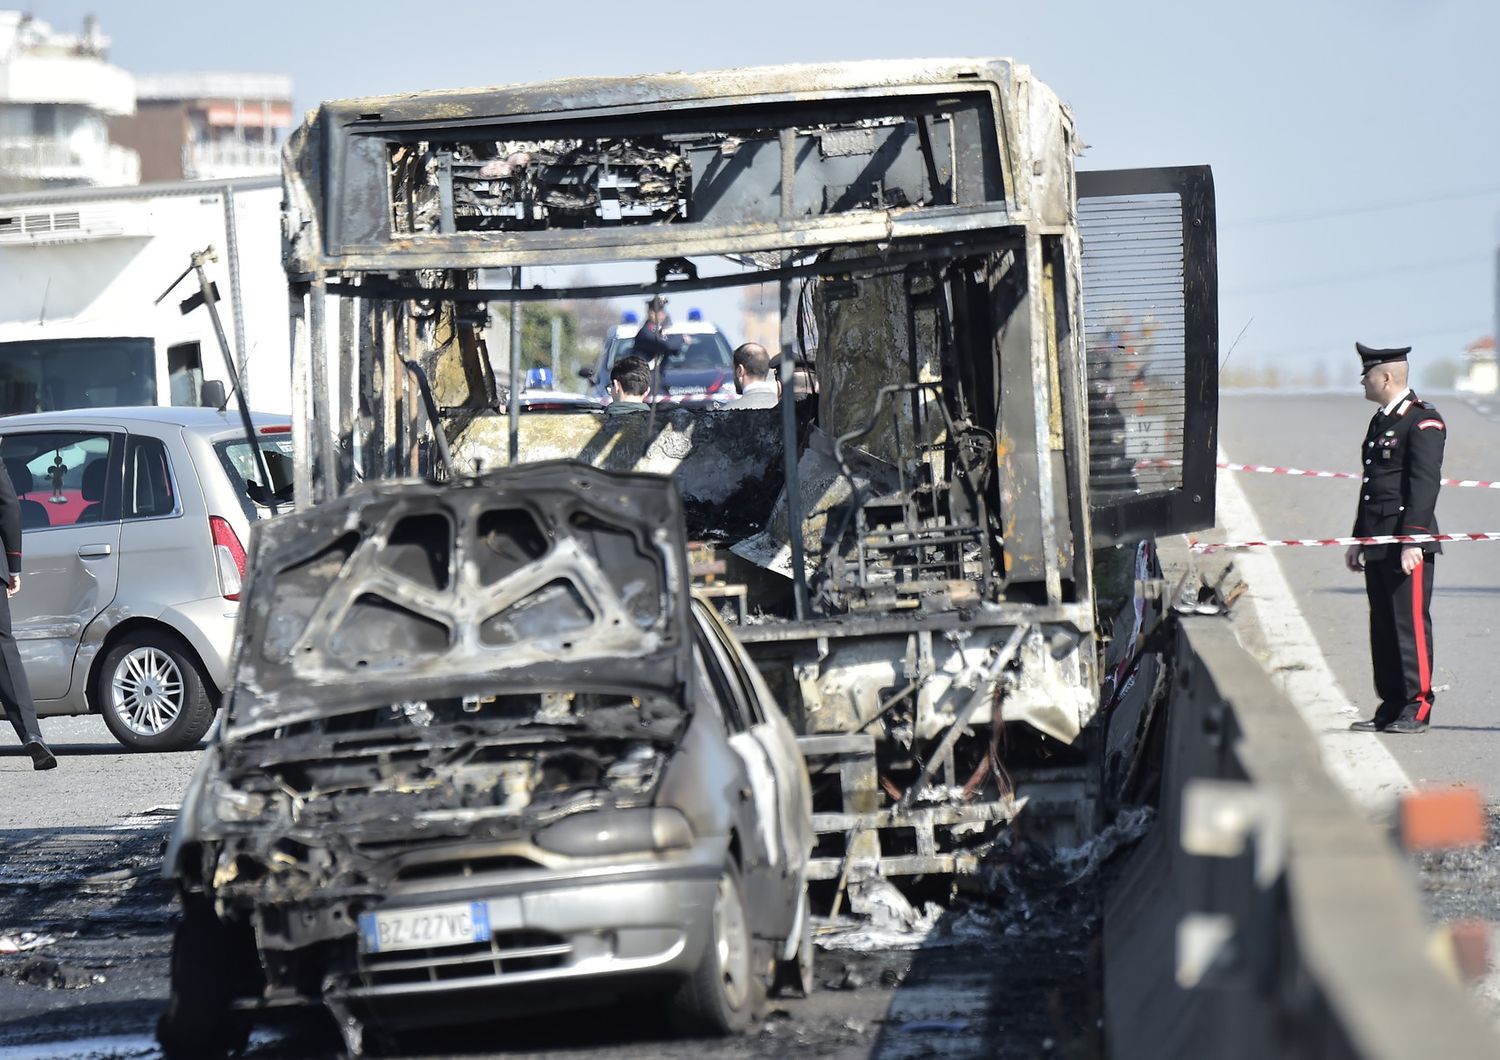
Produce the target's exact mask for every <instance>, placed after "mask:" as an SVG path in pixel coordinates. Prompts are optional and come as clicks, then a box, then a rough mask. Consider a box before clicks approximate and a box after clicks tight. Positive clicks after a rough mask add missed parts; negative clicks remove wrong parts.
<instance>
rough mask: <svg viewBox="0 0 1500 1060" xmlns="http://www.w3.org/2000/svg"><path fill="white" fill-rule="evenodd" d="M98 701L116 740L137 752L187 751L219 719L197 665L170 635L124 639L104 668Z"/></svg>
mask: <svg viewBox="0 0 1500 1060" xmlns="http://www.w3.org/2000/svg"><path fill="white" fill-rule="evenodd" d="M94 702H95V703H96V704H97V705H98V709H99V713H101V714H103V715H104V724H106V725H108V726H109V731H110V732H112V733H114V736H115V739H117V740H119V741H120V742H121V743H122V744H124V745H125V746H126V747H129V748H131V749H132V750H136V751H181V750H185V749H186V748H189V747H192V746H193V745H194V744H196V743H197V742H198V741H199V740H201V739H203V734H204V733H206V732H207V731H208V727H209V725H210V724H212V723H213V720H214V708H213V702H212V701H211V700H210V699H209V695H208V684H207V681H206V679H205V677H204V675H203V671H202V669H201V668H200V667H199V664H198V660H197V659H196V658H194V657H193V653H192V652H191V651H190V650H189V649H188V646H187V645H186V644H184V643H183V642H182V640H181V639H180V638H178V637H176V636H174V635H173V634H171V633H168V632H166V631H156V630H152V631H143V632H138V633H130V634H127V635H126V636H124V637H122V638H120V641H119V643H118V644H116V645H115V646H114V647H113V648H111V649H110V650H109V653H108V654H107V655H105V657H104V662H103V663H102V664H101V665H100V667H99V676H98V678H97V679H96V682H95V686H94Z"/></svg>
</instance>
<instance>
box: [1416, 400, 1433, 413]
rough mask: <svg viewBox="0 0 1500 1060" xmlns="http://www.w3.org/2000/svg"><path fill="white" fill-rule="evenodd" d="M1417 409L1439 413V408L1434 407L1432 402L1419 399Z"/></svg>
mask: <svg viewBox="0 0 1500 1060" xmlns="http://www.w3.org/2000/svg"><path fill="white" fill-rule="evenodd" d="M1417 408H1419V409H1426V410H1427V411H1428V412H1436V411H1437V406H1436V405H1434V404H1433V403H1432V402H1430V401H1423V400H1422V399H1421V398H1418V399H1417Z"/></svg>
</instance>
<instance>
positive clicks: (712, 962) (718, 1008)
mask: <svg viewBox="0 0 1500 1060" xmlns="http://www.w3.org/2000/svg"><path fill="white" fill-rule="evenodd" d="M753 947H754V940H753V939H752V937H751V933H750V918H749V916H748V915H746V912H745V897H744V891H743V890H742V889H741V887H740V874H739V870H738V869H736V868H735V867H734V866H733V865H730V866H729V867H727V868H726V869H725V870H724V874H723V875H722V876H720V877H719V887H718V890H717V892H716V893H715V894H714V907H713V917H712V925H711V933H710V938H709V942H708V946H707V948H705V950H704V952H703V958H702V960H700V961H699V962H698V967H697V968H696V969H694V970H693V974H692V975H691V976H690V977H689V978H688V980H687V982H685V983H683V984H682V988H681V989H680V990H679V991H678V993H677V996H676V998H675V999H674V1001H673V1008H674V1012H673V1015H674V1017H675V1020H676V1022H677V1024H678V1026H679V1027H680V1029H682V1030H683V1031H685V1032H687V1033H690V1034H701V1035H720V1036H722V1035H727V1034H742V1033H744V1032H745V1031H746V1030H747V1029H749V1027H750V1024H751V1022H752V1021H753V1020H754V1019H755V1018H756V1017H757V1016H758V1015H759V1013H760V1008H761V1004H762V1002H763V1001H764V999H765V979H764V978H763V977H762V976H761V975H759V974H757V973H756V971H755V962H754V957H753V954H752V950H753Z"/></svg>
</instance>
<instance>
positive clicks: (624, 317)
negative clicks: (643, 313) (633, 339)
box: [620, 309, 641, 324]
mask: <svg viewBox="0 0 1500 1060" xmlns="http://www.w3.org/2000/svg"><path fill="white" fill-rule="evenodd" d="M640 322H641V318H640V317H638V316H636V315H635V310H634V309H627V310H625V312H623V313H621V314H620V323H621V324H639V323H640Z"/></svg>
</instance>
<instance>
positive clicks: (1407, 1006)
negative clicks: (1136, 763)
mask: <svg viewBox="0 0 1500 1060" xmlns="http://www.w3.org/2000/svg"><path fill="white" fill-rule="evenodd" d="M1173 666H1174V672H1173V682H1172V688H1171V692H1170V699H1169V709H1168V716H1167V722H1166V724H1167V725H1168V730H1167V733H1166V741H1165V761H1164V764H1163V779H1162V797H1161V807H1160V815H1159V817H1158V819H1157V822H1156V826H1155V827H1154V828H1153V830H1152V833H1151V834H1150V835H1149V836H1148V837H1147V838H1146V839H1145V840H1144V841H1143V842H1142V844H1141V845H1140V846H1139V847H1138V848H1137V849H1136V850H1135V851H1134V853H1133V854H1132V855H1131V856H1130V859H1129V860H1128V861H1127V863H1126V864H1125V865H1124V867H1123V870H1122V872H1121V874H1120V876H1119V877H1118V878H1117V879H1116V880H1114V881H1113V882H1112V884H1111V885H1110V887H1109V890H1108V893H1107V896H1106V901H1105V910H1104V947H1105V959H1104V980H1105V982H1104V988H1105V1036H1106V1040H1107V1043H1108V1055H1109V1056H1110V1057H1111V1060H1136V1058H1143V1060H1144V1058H1147V1057H1149V1058H1151V1060H1162V1058H1165V1057H1192V1058H1194V1060H1199V1058H1204V1057H1214V1058H1216V1060H1238V1058H1245V1060H1250V1058H1255V1060H1261V1058H1267V1057H1278V1058H1298V1057H1307V1058H1313V1057H1316V1058H1319V1060H1340V1058H1345V1057H1349V1058H1353V1057H1359V1058H1363V1060H1431V1058H1438V1057H1454V1058H1459V1057H1462V1058H1466V1060H1467V1058H1478V1057H1491V1056H1500V1040H1497V1039H1496V1038H1495V1037H1494V1036H1493V1035H1492V1034H1491V1032H1490V1029H1489V1027H1488V1026H1487V1024H1486V1022H1485V1021H1484V1019H1483V1017H1482V1016H1481V1015H1480V1014H1479V1011H1478V1008H1477V1006H1476V1005H1475V1003H1474V1002H1473V1001H1472V1000H1471V999H1470V997H1469V996H1468V994H1467V993H1466V991H1465V989H1464V988H1463V987H1462V986H1461V985H1460V984H1458V983H1456V982H1455V981H1453V980H1452V979H1451V978H1449V977H1448V975H1447V974H1446V973H1445V972H1443V971H1441V970H1440V969H1439V967H1438V966H1437V964H1436V963H1434V961H1433V960H1432V959H1431V958H1430V956H1429V939H1430V937H1431V933H1432V928H1431V926H1430V925H1429V924H1428V923H1427V922H1426V920H1425V919H1424V915H1423V912H1422V909H1421V907H1420V905H1419V903H1418V899H1417V894H1416V890H1415V886H1414V880H1413V875H1412V870H1411V869H1410V867H1409V866H1408V865H1407V864H1406V863H1405V862H1404V861H1403V860H1402V858H1401V856H1400V855H1399V854H1398V853H1397V851H1396V850H1395V848H1394V847H1393V845H1392V843H1391V842H1390V840H1389V838H1388V837H1387V836H1386V835H1385V834H1383V833H1382V832H1381V831H1380V830H1379V829H1378V828H1377V827H1376V826H1375V825H1374V824H1372V823H1371V822H1370V821H1369V820H1368V819H1367V818H1366V817H1365V816H1363V815H1362V814H1361V812H1360V811H1359V810H1357V809H1356V808H1355V807H1354V806H1353V804H1352V803H1351V802H1350V801H1349V799H1348V798H1347V797H1346V795H1345V794H1344V792H1343V790H1342V789H1341V788H1339V787H1338V785H1337V784H1335V783H1334V781H1333V780H1331V779H1330V778H1329V777H1328V776H1327V774H1325V773H1324V772H1323V768H1322V764H1321V762H1320V759H1319V755H1318V749H1317V745H1316V741H1315V737H1314V735H1313V734H1312V732H1311V731H1310V730H1309V729H1308V727H1307V726H1306V724H1305V723H1304V722H1303V721H1302V718H1301V717H1300V715H1299V714H1298V713H1297V711H1296V709H1295V708H1294V707H1293V706H1292V704H1291V703H1289V702H1288V701H1287V700H1286V698H1285V697H1284V696H1283V695H1282V694H1281V692H1279V691H1278V690H1277V689H1276V688H1275V686H1274V685H1273V684H1272V683H1271V681H1270V679H1269V678H1268V677H1267V676H1266V674H1265V672H1264V671H1263V670H1262V669H1261V668H1260V667H1259V666H1258V665H1257V664H1256V662H1255V661H1254V659H1252V658H1251V657H1250V656H1249V655H1248V654H1246V652H1245V651H1244V650H1243V649H1242V648H1241V647H1240V645H1239V643H1238V642H1237V641H1236V639H1235V636H1234V632H1233V630H1232V628H1231V627H1230V625H1229V623H1228V622H1227V621H1226V620H1225V619H1223V618H1219V617H1212V618H1210V617H1189V618H1184V619H1182V621H1181V623H1180V626H1179V629H1178V633H1177V643H1176V653H1175V658H1174V660H1173Z"/></svg>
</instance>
